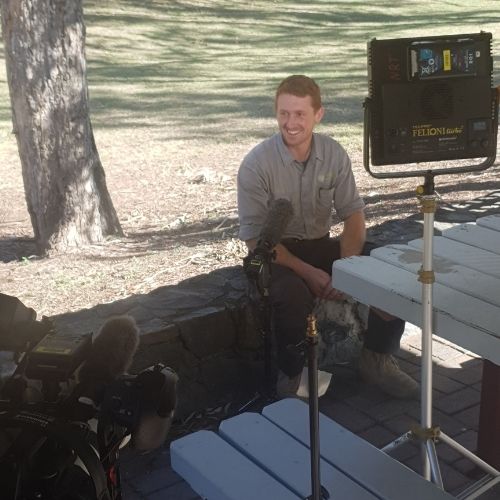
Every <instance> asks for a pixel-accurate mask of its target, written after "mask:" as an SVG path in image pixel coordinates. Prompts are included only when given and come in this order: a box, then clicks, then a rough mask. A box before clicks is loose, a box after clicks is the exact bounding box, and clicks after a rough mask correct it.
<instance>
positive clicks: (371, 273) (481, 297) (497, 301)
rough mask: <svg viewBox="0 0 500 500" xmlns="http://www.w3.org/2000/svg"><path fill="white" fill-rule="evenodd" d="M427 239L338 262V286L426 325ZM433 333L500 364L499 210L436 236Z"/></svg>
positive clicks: (335, 280) (335, 275)
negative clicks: (421, 274) (422, 272)
mask: <svg viewBox="0 0 500 500" xmlns="http://www.w3.org/2000/svg"><path fill="white" fill-rule="evenodd" d="M422 250H423V241H422V239H418V240H413V241H410V242H409V243H408V245H387V246H385V247H380V248H377V249H375V250H374V251H372V253H371V255H370V256H369V257H368V256H366V257H349V258H347V259H341V260H338V261H336V262H335V263H334V265H333V286H334V287H335V288H337V289H339V290H341V291H342V292H344V293H347V294H349V295H351V296H353V297H354V298H355V299H357V300H358V301H360V302H362V303H364V304H368V305H372V306H375V307H378V308H380V309H382V310H384V311H387V312H388V313H390V314H393V315H395V316H399V317H400V318H402V319H404V320H406V321H409V322H411V323H413V324H414V325H417V326H421V324H422V307H421V298H422V284H421V283H420V281H418V279H417V273H418V270H419V269H420V267H421V264H422ZM433 250H434V251H433V256H434V259H433V268H434V272H435V280H436V281H435V283H434V285H433V306H434V314H433V333H434V334H436V335H439V336H440V337H443V338H445V339H448V340H450V341H451V342H453V343H455V344H457V345H459V346H461V347H464V348H465V349H468V350H470V351H472V352H474V353H476V354H478V355H479V356H482V357H483V358H486V359H489V360H490V361H492V362H493V363H495V364H497V365H500V215H491V216H487V217H483V218H480V219H478V220H477V221H476V222H475V223H466V224H459V225H457V226H455V227H452V228H450V229H447V230H445V231H443V233H442V236H438V237H434V238H433Z"/></svg>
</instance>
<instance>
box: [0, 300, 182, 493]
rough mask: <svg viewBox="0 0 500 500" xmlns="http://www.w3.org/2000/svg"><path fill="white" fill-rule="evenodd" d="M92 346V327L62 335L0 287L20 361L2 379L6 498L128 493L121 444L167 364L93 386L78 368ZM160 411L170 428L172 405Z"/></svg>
mask: <svg viewBox="0 0 500 500" xmlns="http://www.w3.org/2000/svg"><path fill="white" fill-rule="evenodd" d="M91 348H92V334H91V333H88V334H85V335H72V334H65V335H61V334H58V333H57V332H56V331H55V329H54V326H53V324H52V322H51V321H50V320H48V319H47V318H43V319H42V320H41V321H37V320H36V313H35V311H34V310H33V309H30V308H27V307H26V306H24V305H23V304H22V303H21V302H20V301H19V300H18V299H17V298H15V297H11V296H8V295H4V294H0V351H10V352H11V353H13V357H14V361H15V365H16V367H15V370H14V372H13V373H11V374H10V375H9V376H8V378H7V379H6V380H4V381H1V380H0V491H1V492H2V498H3V499H6V500H7V499H8V500H10V499H12V500H32V499H33V500H34V499H37V500H48V499H51V500H56V499H65V500H90V499H99V500H100V499H103V500H120V499H121V498H122V497H121V485H120V472H119V460H118V459H119V449H120V447H122V446H123V445H124V444H126V443H127V442H128V440H130V439H132V440H133V433H134V431H136V430H137V429H138V428H139V427H140V422H141V418H143V417H144V414H145V411H144V410H145V408H146V410H147V411H149V410H151V408H153V404H154V405H157V404H158V403H157V400H158V399H160V400H161V394H162V393H161V392H160V389H161V390H163V389H164V386H165V375H164V374H163V369H164V367H163V366H162V365H156V366H155V367H152V368H150V369H147V370H144V371H143V372H141V373H139V374H138V375H125V374H120V375H119V376H116V377H114V378H113V380H107V381H106V383H102V384H100V383H96V384H95V387H91V389H92V391H89V390H88V389H89V383H87V384H84V383H81V382H79V381H77V373H78V369H79V368H80V367H81V366H84V365H85V362H86V361H87V360H88V359H89V356H91ZM134 352H135V351H134ZM97 380H98V379H97ZM96 394H97V395H98V397H96ZM159 394H160V397H158V395H159ZM174 397H175V394H174ZM153 399H154V400H155V401H154V402H153V401H152V400H153ZM163 399H165V398H163ZM150 400H151V401H150ZM168 408H169V409H170V406H169V407H168ZM154 409H155V411H157V410H158V408H157V407H156V406H154ZM157 413H159V414H161V418H163V417H165V418H164V421H165V422H166V423H165V425H163V424H162V428H161V429H162V430H165V433H166V431H167V430H168V428H169V426H170V420H169V418H170V419H171V417H172V413H173V412H170V413H169V412H168V411H163V412H162V411H159V412H158V411H157ZM148 415H149V414H148ZM155 415H156V413H155ZM156 418H159V417H156ZM167 424H168V426H167Z"/></svg>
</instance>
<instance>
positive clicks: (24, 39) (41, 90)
mask: <svg viewBox="0 0 500 500" xmlns="http://www.w3.org/2000/svg"><path fill="white" fill-rule="evenodd" d="M0 1H1V2H2V4H1V8H2V11H1V14H2V33H3V39H4V44H5V54H6V63H7V79H8V84H9V90H10V97H11V104H12V120H13V125H14V133H15V134H16V136H17V144H18V149H19V155H20V158H21V165H22V173H23V180H24V189H25V193H26V202H27V205H28V211H29V214H30V217H31V223H32V225H33V231H34V235H35V240H36V242H37V245H38V247H39V250H40V251H41V252H47V251H64V250H68V249H70V248H72V247H80V246H83V245H85V244H88V243H96V242H99V241H102V239H103V238H104V237H105V236H107V235H111V234H122V230H121V227H120V223H119V221H118V217H117V215H116V212H115V209H114V207H113V203H112V201H111V198H110V196H109V193H108V190H107V187H106V181H105V175H104V170H103V168H102V165H101V161H100V159H99V155H98V153H97V148H96V145H95V141H94V135H93V132H92V125H91V123H90V116H89V98H88V87H87V78H86V64H85V51H84V45H85V26H84V23H83V8H82V0H0Z"/></svg>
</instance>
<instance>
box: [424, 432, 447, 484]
mask: <svg viewBox="0 0 500 500" xmlns="http://www.w3.org/2000/svg"><path fill="white" fill-rule="evenodd" d="M425 447H426V450H427V456H428V458H429V465H430V469H431V477H432V482H433V483H434V484H436V485H437V486H438V487H439V488H441V489H444V487H443V478H442V477H441V470H440V469H439V462H438V458H437V453H436V446H435V444H434V441H433V440H432V439H428V440H427V441H426V442H425Z"/></svg>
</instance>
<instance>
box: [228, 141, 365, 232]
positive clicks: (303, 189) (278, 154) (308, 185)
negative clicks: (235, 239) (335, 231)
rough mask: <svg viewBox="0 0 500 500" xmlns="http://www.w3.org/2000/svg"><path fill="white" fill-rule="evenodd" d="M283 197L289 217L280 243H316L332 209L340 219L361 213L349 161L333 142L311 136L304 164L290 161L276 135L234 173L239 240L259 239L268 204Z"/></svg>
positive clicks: (328, 226)
mask: <svg viewBox="0 0 500 500" xmlns="http://www.w3.org/2000/svg"><path fill="white" fill-rule="evenodd" d="M279 198H284V199H286V200H289V201H290V202H291V204H292V207H293V211H294V215H293V217H292V220H291V221H290V223H289V224H288V226H287V228H286V230H285V233H284V234H283V238H298V239H308V240H309V239H316V238H321V237H322V236H325V235H326V234H327V233H328V232H329V230H330V227H331V224H332V208H335V211H336V213H337V215H338V216H339V218H340V219H341V220H345V219H347V218H348V217H349V216H350V215H352V214H353V213H354V212H358V211H360V210H362V209H363V208H364V206H365V205H364V202H363V200H362V199H361V198H360V196H359V193H358V190H357V188H356V183H355V181H354V175H353V173H352V168H351V161H350V159H349V156H348V155H347V153H346V151H345V150H344V148H343V147H342V146H341V145H340V144H339V143H338V142H337V141H335V140H334V139H332V138H330V137H328V136H326V135H322V134H313V142H312V147H311V154H310V156H309V160H308V161H307V163H306V165H305V166H304V165H303V164H302V163H300V162H298V161H296V160H294V158H293V157H292V155H291V153H290V151H289V150H288V148H287V147H286V145H285V143H284V142H283V138H282V136H281V134H280V133H277V134H275V135H273V136H272V137H270V138H269V139H266V140H265V141H263V142H261V143H260V144H258V145H257V146H255V147H254V148H253V149H252V150H251V151H250V152H249V153H248V154H247V156H246V157H245V158H244V159H243V162H242V163H241V166H240V169H239V171H238V214H239V220H240V232H239V237H240V239H242V240H243V241H246V240H251V239H254V238H258V237H259V235H260V231H261V229H262V226H263V224H264V222H265V220H266V216H267V214H268V211H269V206H270V204H271V202H272V201H273V200H276V199H279Z"/></svg>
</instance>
